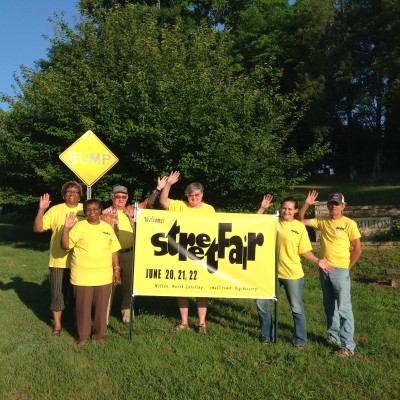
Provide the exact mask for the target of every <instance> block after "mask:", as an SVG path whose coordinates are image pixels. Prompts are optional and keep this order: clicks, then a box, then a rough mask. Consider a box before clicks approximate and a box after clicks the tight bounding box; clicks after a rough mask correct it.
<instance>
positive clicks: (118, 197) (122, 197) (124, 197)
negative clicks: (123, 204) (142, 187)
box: [114, 196, 128, 200]
mask: <svg viewBox="0 0 400 400" xmlns="http://www.w3.org/2000/svg"><path fill="white" fill-rule="evenodd" d="M127 198H128V196H114V199H116V200H120V199H122V200H125V199H127Z"/></svg>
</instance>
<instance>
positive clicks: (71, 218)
mask: <svg viewBox="0 0 400 400" xmlns="http://www.w3.org/2000/svg"><path fill="white" fill-rule="evenodd" d="M75 223H76V221H75V213H74V212H72V211H71V212H70V213H69V214H67V217H66V218H65V224H64V228H67V229H71V228H72V227H73V226H74V225H75Z"/></svg>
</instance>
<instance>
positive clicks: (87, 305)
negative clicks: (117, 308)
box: [74, 283, 112, 340]
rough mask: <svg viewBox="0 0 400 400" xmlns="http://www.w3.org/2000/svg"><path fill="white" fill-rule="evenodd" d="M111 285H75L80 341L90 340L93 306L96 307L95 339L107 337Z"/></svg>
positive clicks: (77, 325) (94, 317)
mask: <svg viewBox="0 0 400 400" xmlns="http://www.w3.org/2000/svg"><path fill="white" fill-rule="evenodd" d="M111 285H112V284H111V283H110V284H108V285H103V286H76V285H74V295H75V303H76V328H77V330H78V338H79V340H83V339H89V338H90V335H91V333H92V306H93V307H94V315H93V336H94V338H95V339H102V338H104V337H105V335H106V331H107V306H108V300H109V298H110V294H111Z"/></svg>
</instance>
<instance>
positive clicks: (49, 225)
mask: <svg viewBox="0 0 400 400" xmlns="http://www.w3.org/2000/svg"><path fill="white" fill-rule="evenodd" d="M70 212H74V213H75V214H76V220H77V221H80V220H84V219H86V217H85V215H84V213H83V208H82V204H81V203H78V205H77V206H76V207H74V208H70V207H68V206H67V205H66V204H65V203H62V204H58V205H56V206H53V207H51V208H50V209H49V210H48V211H47V212H46V213H45V214H44V215H43V229H44V230H45V231H47V230H49V229H51V230H52V234H51V239H50V259H49V267H50V268H70V266H71V257H70V255H69V253H68V252H67V251H65V250H64V249H63V248H62V247H61V236H62V233H63V230H64V224H65V218H66V216H67V215H68V214H69V213H70Z"/></svg>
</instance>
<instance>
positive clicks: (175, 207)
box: [168, 200, 215, 214]
mask: <svg viewBox="0 0 400 400" xmlns="http://www.w3.org/2000/svg"><path fill="white" fill-rule="evenodd" d="M168 210H169V211H191V212H196V213H208V214H211V213H215V209H214V207H213V206H210V205H209V204H207V203H202V205H201V207H197V208H196V207H191V206H190V205H189V203H188V202H186V201H182V200H170V201H169V209H168Z"/></svg>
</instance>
